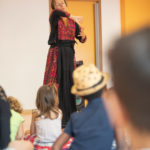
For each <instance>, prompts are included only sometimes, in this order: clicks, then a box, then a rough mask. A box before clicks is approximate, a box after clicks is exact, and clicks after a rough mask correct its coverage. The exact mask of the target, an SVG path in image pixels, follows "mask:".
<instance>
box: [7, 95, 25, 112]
mask: <svg viewBox="0 0 150 150" xmlns="http://www.w3.org/2000/svg"><path fill="white" fill-rule="evenodd" d="M8 101H9V104H10V108H11V109H13V110H14V111H16V112H18V113H22V111H23V109H22V106H21V104H20V102H19V101H18V100H17V99H16V98H14V97H12V96H9V97H8Z"/></svg>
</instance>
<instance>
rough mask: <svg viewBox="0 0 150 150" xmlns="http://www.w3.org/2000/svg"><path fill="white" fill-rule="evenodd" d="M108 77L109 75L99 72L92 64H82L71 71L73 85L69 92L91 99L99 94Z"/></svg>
mask: <svg viewBox="0 0 150 150" xmlns="http://www.w3.org/2000/svg"><path fill="white" fill-rule="evenodd" d="M108 79H109V75H108V74H107V73H105V72H100V71H99V70H98V68H96V67H95V66H94V65H93V64H89V65H82V66H80V67H78V68H77V69H76V70H75V71H74V72H73V80H74V85H73V87H72V90H71V92H72V93H73V94H76V95H79V96H83V97H86V98H87V99H92V98H93V97H95V96H96V97H97V96H100V95H101V92H102V89H103V88H104V87H105V86H106V83H107V81H108Z"/></svg>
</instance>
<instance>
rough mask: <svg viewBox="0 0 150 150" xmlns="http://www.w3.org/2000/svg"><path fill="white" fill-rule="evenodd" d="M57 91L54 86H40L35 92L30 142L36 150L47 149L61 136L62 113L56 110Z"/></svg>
mask: <svg viewBox="0 0 150 150" xmlns="http://www.w3.org/2000/svg"><path fill="white" fill-rule="evenodd" d="M58 102H59V101H58V91H57V87H56V85H55V84H52V85H51V86H48V85H44V86H41V87H40V88H39V90H38V92H37V97H36V106H37V110H34V111H33V114H32V122H31V128H30V131H31V134H32V135H34V134H35V136H32V138H30V140H31V141H32V142H33V143H34V147H35V148H36V149H39V148H40V147H42V148H41V149H49V147H50V146H52V144H53V143H54V142H55V140H56V139H57V138H58V136H59V135H60V134H61V120H62V112H61V110H60V109H59V108H58Z"/></svg>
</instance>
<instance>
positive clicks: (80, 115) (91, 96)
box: [52, 65, 114, 150]
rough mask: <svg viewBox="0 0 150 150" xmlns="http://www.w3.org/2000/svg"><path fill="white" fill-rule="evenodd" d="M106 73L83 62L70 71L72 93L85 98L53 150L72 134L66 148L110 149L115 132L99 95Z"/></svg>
mask: <svg viewBox="0 0 150 150" xmlns="http://www.w3.org/2000/svg"><path fill="white" fill-rule="evenodd" d="M108 79H109V75H108V74H107V73H104V72H99V70H98V69H97V68H96V67H95V66H94V65H82V66H80V67H78V68H77V69H76V70H75V71H74V72H73V80H74V85H73V87H72V90H71V92H72V93H73V94H76V95H78V96H82V97H83V98H84V99H87V100H88V105H87V107H86V108H83V109H82V110H81V112H75V113H73V114H72V115H71V118H70V120H69V122H68V124H67V126H66V128H65V130H64V133H62V134H61V135H60V136H59V138H58V139H57V140H56V142H55V143H54V145H53V146H52V150H61V148H62V146H63V145H64V144H65V143H66V142H67V141H68V140H69V139H70V137H74V141H73V142H72V144H71V146H70V148H69V150H111V148H112V142H113V139H114V131H113V129H112V127H111V125H110V123H109V120H108V117H107V113H106V111H105V108H104V105H103V99H102V97H101V95H102V91H103V88H104V87H105V85H106V83H107V81H108Z"/></svg>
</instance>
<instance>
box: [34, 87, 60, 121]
mask: <svg viewBox="0 0 150 150" xmlns="http://www.w3.org/2000/svg"><path fill="white" fill-rule="evenodd" d="M36 107H37V108H38V110H39V111H40V115H44V116H45V117H46V118H50V119H52V117H51V113H50V111H52V112H54V113H55V114H56V117H58V115H59V108H58V91H57V87H56V85H55V84H53V85H51V86H48V85H43V86H41V87H40V88H39V90H38V92H37V97H36Z"/></svg>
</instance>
